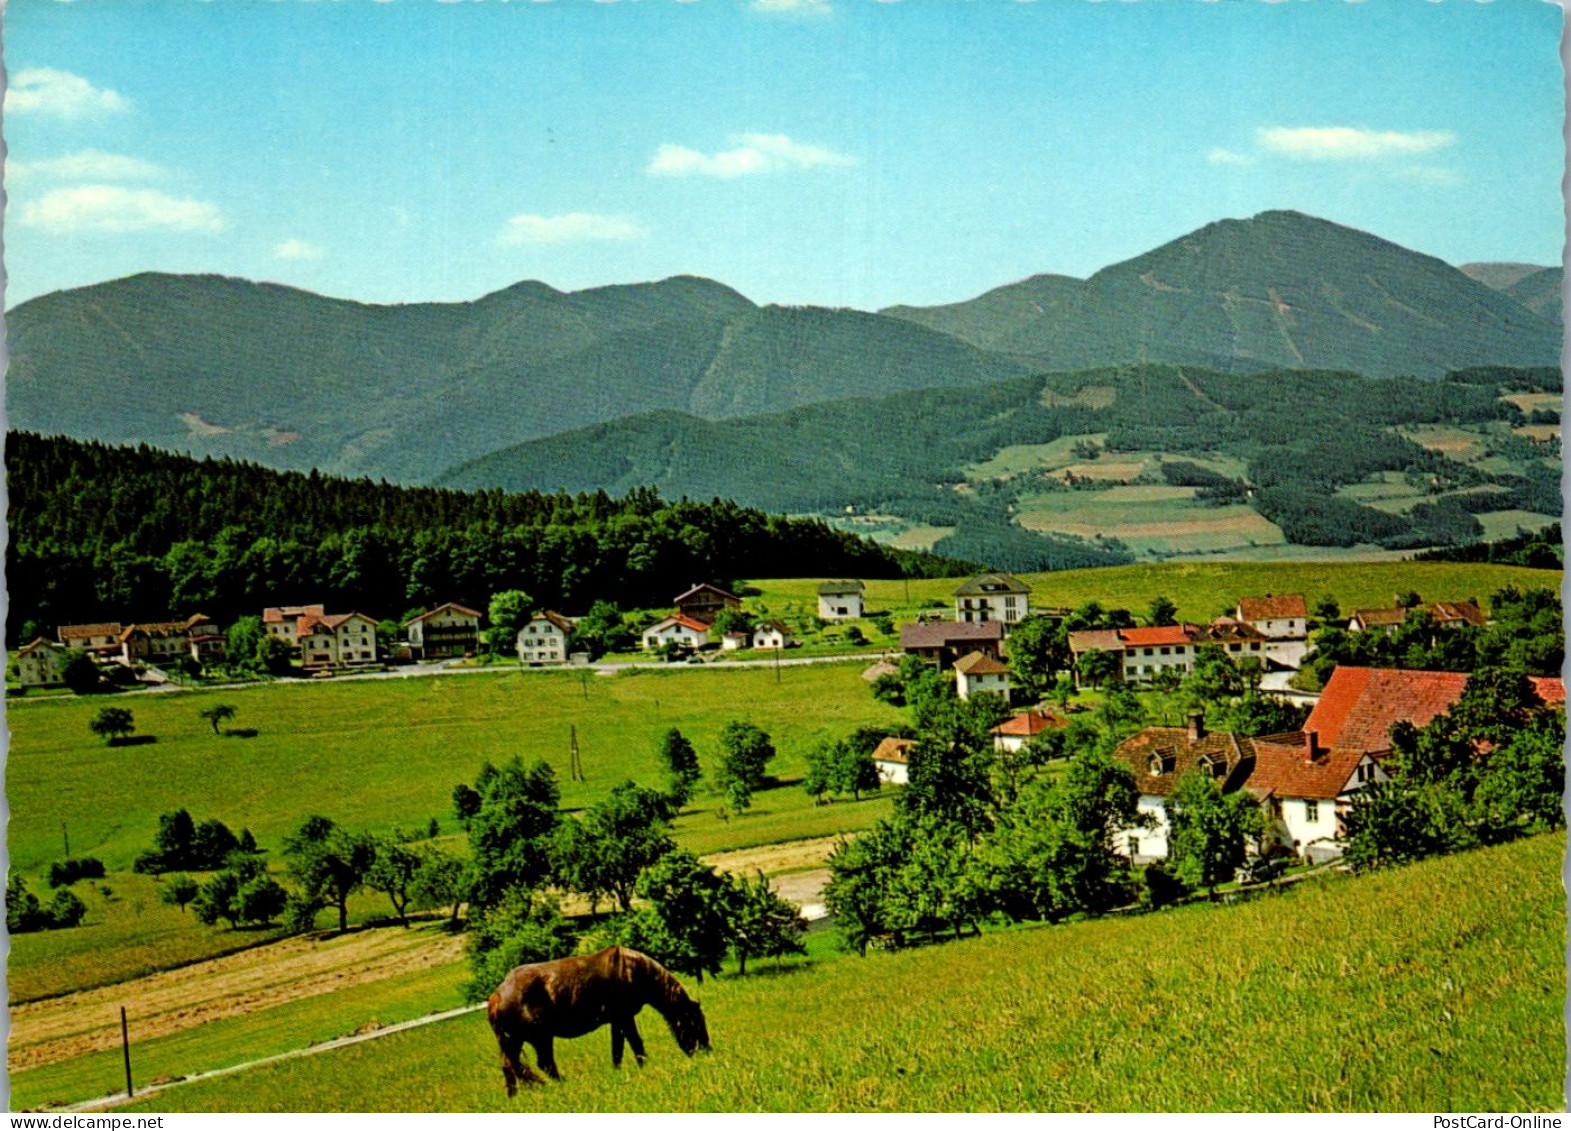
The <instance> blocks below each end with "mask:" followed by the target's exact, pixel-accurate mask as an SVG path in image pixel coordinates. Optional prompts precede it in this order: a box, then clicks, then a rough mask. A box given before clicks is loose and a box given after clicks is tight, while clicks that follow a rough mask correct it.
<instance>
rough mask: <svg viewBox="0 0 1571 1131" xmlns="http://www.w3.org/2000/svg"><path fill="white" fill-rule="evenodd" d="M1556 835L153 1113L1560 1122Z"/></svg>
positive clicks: (208, 1088) (727, 987) (807, 971)
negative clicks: (1284, 1116) (1529, 1118)
mask: <svg viewBox="0 0 1571 1131" xmlns="http://www.w3.org/2000/svg"><path fill="white" fill-rule="evenodd" d="M1564 847H1565V838H1564V836H1563V835H1554V836H1544V837H1538V838H1533V839H1530V840H1527V841H1523V842H1520V843H1517V844H1513V845H1508V846H1506V847H1503V848H1496V849H1490V850H1484V851H1479V852H1474V853H1469V854H1465V855H1462V856H1457V857H1451V858H1445V859H1435V860H1430V861H1426V862H1424V863H1421V864H1418V865H1414V866H1411V867H1408V868H1403V869H1398V870H1395V871H1392V872H1389V873H1385V874H1378V875H1374V876H1369V877H1361V878H1348V877H1341V878H1330V879H1326V880H1324V881H1321V882H1311V883H1307V884H1305V885H1303V886H1302V887H1301V888H1298V889H1293V890H1288V891H1284V892H1282V893H1280V894H1278V895H1273V896H1268V897H1265V898H1260V899H1257V900H1255V901H1254V902H1251V903H1248V904H1245V905H1242V906H1237V907H1225V906H1194V907H1189V908H1184V909H1180V910H1176V911H1169V912H1164V913H1160V914H1157V915H1148V916H1132V917H1126V918H1116V917H1115V918H1109V919H1104V920H1100V921H1088V922H1080V923H1073V924H1069V925H1065V926H1059V927H1046V928H1039V929H1033V930H1021V931H1014V932H1005V933H1000V934H992V935H988V936H985V937H983V938H980V939H971V940H967V941H963V942H960V943H948V944H944V945H941V946H937V947H931V948H927V949H922V950H915V951H907V952H901V953H895V954H875V955H873V956H871V957H869V958H867V959H865V960H864V959H858V958H855V957H849V956H848V957H844V958H839V959H836V960H834V961H828V962H815V963H813V964H810V965H807V966H798V967H795V968H788V969H786V970H784V971H782V972H780V973H771V972H769V971H768V970H765V971H763V972H761V973H760V974H759V975H758V976H751V975H750V976H749V977H747V978H745V979H738V978H722V979H720V980H719V981H717V982H709V983H706V984H705V985H704V987H703V988H702V990H701V997H702V1000H703V1003H704V1007H705V1010H706V1011H707V1013H708V1015H709V1028H710V1032H711V1035H712V1037H713V1039H714V1042H715V1051H714V1052H713V1053H711V1054H708V1055H700V1056H699V1057H697V1058H695V1059H693V1060H687V1059H685V1058H683V1057H682V1056H681V1055H680V1054H679V1053H678V1052H677V1050H676V1048H675V1046H674V1045H673V1043H672V1042H671V1040H670V1038H669V1037H668V1036H667V1035H666V1034H665V1033H664V1032H663V1027H662V1026H661V1025H660V1024H659V1021H658V1019H656V1018H654V1017H649V1016H648V1015H647V1014H646V1018H647V1019H646V1020H644V1021H643V1029H644V1032H645V1036H646V1038H647V1039H648V1042H649V1045H650V1051H651V1060H650V1063H649V1065H648V1067H647V1068H645V1069H644V1070H642V1071H638V1070H632V1069H625V1070H623V1071H622V1072H621V1073H615V1072H613V1070H612V1069H611V1066H610V1063H609V1060H610V1058H609V1055H608V1047H607V1046H608V1045H609V1038H607V1037H606V1035H605V1034H604V1033H603V1032H602V1033H598V1034H595V1035H593V1036H591V1037H588V1038H586V1039H583V1040H579V1041H571V1042H563V1043H561V1044H559V1045H558V1046H557V1056H558V1060H559V1062H560V1063H561V1066H562V1070H563V1072H564V1074H565V1075H566V1076H567V1080H566V1082H565V1083H562V1084H558V1085H551V1086H545V1087H540V1088H535V1089H527V1090H525V1091H523V1092H522V1093H521V1095H520V1096H519V1097H518V1098H517V1099H516V1100H511V1101H510V1100H508V1099H507V1097H506V1095H505V1093H504V1091H503V1088H502V1080H501V1073H500V1072H499V1071H498V1069H497V1067H496V1054H495V1047H494V1043H493V1041H492V1038H491V1034H490V1032H489V1030H488V1028H487V1026H486V1022H485V1020H484V1017H483V1016H480V1015H472V1016H466V1017H463V1018H460V1019H457V1020H454V1021H448V1022H443V1023H440V1024H437V1025H432V1026H428V1027H425V1028H421V1029H417V1030H413V1031H409V1032H405V1033H400V1034H396V1035H393V1036H390V1037H388V1038H386V1039H385V1040H380V1041H373V1042H368V1043H366V1044H361V1045H357V1046H354V1047H352V1048H348V1049H343V1050H335V1051H332V1052H327V1053H324V1054H322V1055H320V1056H315V1057H308V1058H302V1059H298V1060H292V1061H288V1062H284V1063H279V1064H275V1065H272V1066H267V1067H263V1068H259V1069H256V1070H253V1071H247V1072H243V1073H239V1074H236V1075H234V1076H231V1077H227V1078H223V1079H218V1080H214V1081H210V1082H203V1083H197V1084H193V1085H191V1086H188V1087H184V1088H175V1089H172V1090H170V1091H167V1092H165V1093H163V1094H161V1095H158V1096H155V1097H151V1098H149V1099H147V1100H145V1101H142V1102H140V1103H139V1104H138V1105H136V1107H137V1108H138V1109H145V1110H157V1111H228V1110H321V1111H336V1110H347V1111H357V1110H391V1111H399V1110H411V1111H412V1110H420V1111H426V1110H450V1111H469V1110H474V1111H518V1112H530V1111H591V1110H609V1111H689V1110H691V1111H796V1110H811V1111H869V1110H875V1111H876V1110H888V1111H910V1110H939V1111H969V1110H979V1111H991V1110H1048V1111H1052V1110H1075V1111H1081V1110H1090V1111H1099V1110H1107V1111H1121V1110H1153V1111H1163V1110H1166V1111H1181V1110H1236V1111H1270V1110H1309V1111H1368V1110H1378V1111H1502V1110H1510V1111H1523V1112H1526V1111H1548V1110H1559V1109H1560V1108H1561V1107H1562V1106H1563V1103H1564V1096H1563V1094H1562V1084H1563V1073H1564V1064H1565V1053H1564V1050H1565V1026H1564V1005H1565V979H1564V972H1565V971H1564V938H1565V925H1566V923H1565V903H1564V896H1563V893H1562V890H1561V886H1560V879H1559V877H1560V860H1561V855H1562V852H1563V851H1564Z"/></svg>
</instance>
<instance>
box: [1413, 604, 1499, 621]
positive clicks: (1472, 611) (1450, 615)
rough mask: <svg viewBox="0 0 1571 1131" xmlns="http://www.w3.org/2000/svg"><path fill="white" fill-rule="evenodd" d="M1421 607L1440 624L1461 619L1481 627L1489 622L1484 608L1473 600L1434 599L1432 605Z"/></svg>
mask: <svg viewBox="0 0 1571 1131" xmlns="http://www.w3.org/2000/svg"><path fill="white" fill-rule="evenodd" d="M1423 608H1424V610H1425V611H1426V612H1428V613H1429V615H1430V616H1432V617H1434V618H1435V620H1437V621H1439V622H1440V623H1441V624H1450V623H1451V622H1453V621H1462V622H1464V623H1466V624H1470V625H1473V626H1474V627H1476V628H1482V627H1483V626H1484V625H1486V624H1488V623H1489V618H1488V617H1487V616H1485V615H1484V610H1483V609H1480V608H1479V607H1478V605H1477V603H1476V602H1473V601H1436V602H1435V603H1434V604H1432V605H1425V606H1423Z"/></svg>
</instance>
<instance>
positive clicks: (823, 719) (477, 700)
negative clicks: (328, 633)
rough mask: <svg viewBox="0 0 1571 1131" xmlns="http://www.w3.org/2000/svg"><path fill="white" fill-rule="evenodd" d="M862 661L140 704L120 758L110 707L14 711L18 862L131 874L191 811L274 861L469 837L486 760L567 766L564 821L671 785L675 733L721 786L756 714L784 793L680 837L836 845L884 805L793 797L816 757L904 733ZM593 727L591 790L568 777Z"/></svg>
mask: <svg viewBox="0 0 1571 1131" xmlns="http://www.w3.org/2000/svg"><path fill="white" fill-rule="evenodd" d="M861 670H862V667H861V665H859V664H856V663H848V664H819V665H813V666H810V667H783V668H781V669H780V670H779V671H778V672H776V671H775V670H773V669H771V668H734V667H732V668H728V667H724V666H719V665H716V666H710V667H704V668H699V669H692V670H687V669H676V670H671V671H649V670H645V671H634V672H627V673H622V674H619V675H616V676H614V677H604V676H593V675H588V676H586V677H582V678H581V676H580V674H579V673H576V672H538V671H531V672H518V671H514V672H508V673H491V672H483V673H478V674H472V675H457V676H443V677H435V678H421V679H383V680H360V681H335V682H324V683H299V684H271V685H266V686H258V687H250V688H243V689H237V690H222V691H204V692H190V693H186V692H180V693H169V694H157V695H139V696H135V697H124V698H119V699H115V700H112V701H113V702H116V703H120V704H123V705H125V706H129V707H131V708H132V709H133V710H134V711H135V714H136V726H137V733H138V734H148V735H155V736H157V739H158V741H157V742H155V743H152V744H149V745H145V746H127V747H109V746H106V745H105V744H104V743H103V742H102V741H101V740H99V739H96V738H95V737H94V736H93V735H92V734H90V733H89V731H88V729H87V723H88V720H89V719H90V718H91V717H92V716H93V714H94V713H95V712H96V711H97V710H98V708H99V707H101V706H103V705H104V703H105V702H108V701H111V700H106V699H102V698H96V697H93V698H82V699H66V700H58V699H57V700H51V701H40V702H37V703H30V702H26V701H23V702H20V703H13V704H12V706H11V710H10V711H9V713H8V714H9V722H10V727H11V749H10V757H9V759H8V762H7V767H6V788H7V793H8V796H9V798H10V803H11V813H12V817H11V825H10V833H9V843H10V850H11V860H12V866H13V867H15V868H16V869H17V870H19V871H21V872H23V873H24V874H32V873H36V872H37V871H38V870H39V869H42V868H45V867H47V865H48V864H49V862H50V861H52V860H55V859H58V858H59V857H60V855H61V837H60V824H61V822H62V821H64V822H66V823H67V824H68V827H69V831H70V837H71V849H72V852H73V853H74V854H75V855H78V856H97V857H99V858H101V859H102V860H103V861H104V863H105V864H106V865H107V866H108V867H109V868H110V869H111V870H117V869H123V868H127V867H129V866H130V864H131V862H132V860H133V859H134V858H135V856H136V855H137V853H138V852H140V851H142V850H143V849H145V848H146V847H148V845H149V844H150V843H151V840H152V836H153V833H154V831H155V830H156V828H157V824H158V815H159V814H160V813H162V812H165V811H167V810H171V809H176V808H180V807H182V806H183V807H185V808H187V809H189V810H190V811H191V813H192V814H193V816H195V817H197V818H198V819H201V818H205V817H218V818H220V819H221V820H223V821H224V822H226V823H227V824H229V825H230V826H231V827H232V828H234V829H237V830H238V829H239V828H240V827H242V826H245V827H248V828H250V829H251V830H252V832H253V833H255V835H256V837H257V839H258V841H259V842H260V843H261V844H262V846H263V847H270V848H275V849H276V848H277V847H278V846H279V844H280V842H281V838H282V837H283V836H284V835H285V834H286V833H287V832H289V831H290V830H291V829H293V828H294V827H296V826H297V825H298V824H299V823H300V821H301V819H302V818H304V817H305V816H307V815H309V814H312V813H321V814H323V815H325V816H328V817H331V818H333V819H334V820H335V821H338V822H339V823H340V824H343V825H346V826H348V827H351V828H360V829H369V830H373V831H384V832H385V831H391V830H392V829H393V828H394V827H395V826H401V827H403V828H406V829H408V828H418V827H423V826H424V825H425V823H426V822H427V821H428V820H429V819H430V818H431V817H432V816H438V817H440V818H441V819H442V822H443V828H444V831H447V832H452V831H455V828H456V826H455V825H454V822H453V819H452V817H451V815H450V806H451V797H452V790H453V786H454V785H455V784H456V783H458V782H465V781H472V780H473V778H474V775H475V772H476V771H477V770H478V769H479V768H480V766H481V764H482V763H483V762H485V761H487V760H489V761H492V762H495V763H501V762H503V761H505V760H506V759H508V758H511V757H513V756H515V755H516V756H520V757H522V758H524V759H525V760H526V761H527V760H532V759H535V758H544V759H545V760H547V761H548V762H550V763H551V764H552V765H553V766H555V767H556V769H557V774H558V780H559V782H560V784H561V788H562V801H563V805H564V807H567V808H574V807H580V806H584V805H588V804H590V803H591V802H593V801H595V800H596V799H598V798H600V797H602V796H603V795H604V794H605V793H606V792H607V791H608V790H610V788H611V787H612V786H613V785H615V784H616V783H617V782H619V781H622V780H623V779H625V778H629V777H631V778H633V779H634V780H637V781H641V782H644V783H647V784H654V783H656V782H658V781H659V780H660V775H661V771H660V768H659V764H658V759H657V756H656V748H657V742H658V739H659V736H660V735H661V734H663V733H664V732H665V730H666V729H667V728H669V727H678V728H680V729H681V730H682V732H683V733H684V734H686V735H687V736H688V737H689V738H690V739H692V741H693V742H694V744H695V745H696V746H697V748H698V751H699V757H700V758H701V759H702V760H703V761H704V763H705V770H706V772H708V771H709V770H710V769H711V768H712V766H713V764H714V758H715V756H716V750H717V739H718V736H719V732H720V729H721V727H722V726H724V725H725V723H726V722H728V721H729V720H731V719H738V718H740V719H747V720H750V721H752V722H754V723H756V724H757V725H758V726H761V727H763V728H764V730H766V731H768V732H769V734H770V735H771V736H772V737H773V738H774V741H775V745H776V748H777V749H778V750H779V752H780V756H779V757H778V758H777V759H776V761H775V762H773V763H771V766H770V771H771V773H772V774H774V775H775V776H777V777H778V778H780V779H782V780H783V781H784V783H785V784H783V785H782V786H781V787H778V788H774V789H769V790H765V791H764V792H762V793H760V794H758V795H756V796H755V798H754V803H753V808H752V810H751V811H750V812H748V813H747V814H745V815H742V816H739V817H733V818H732V819H730V820H728V821H727V820H721V819H720V818H719V817H718V816H717V814H716V808H717V801H716V800H715V799H714V798H712V797H708V796H703V797H700V798H699V799H698V801H697V802H695V804H694V806H693V808H692V810H691V811H690V812H689V813H688V814H687V815H685V816H684V817H683V818H682V820H681V821H680V823H679V825H678V833H679V839H681V840H682V842H683V843H684V844H686V845H687V846H688V847H691V848H692V849H694V850H695V851H698V852H714V851H719V850H721V849H725V848H742V847H747V846H750V845H755V844H767V843H772V842H775V841H781V840H793V839H797V838H800V837H810V836H823V835H826V834H829V833H833V832H836V831H839V830H840V829H842V828H845V827H860V826H861V825H863V824H865V823H868V822H870V821H871V820H872V819H873V818H874V817H875V816H876V815H877V814H878V813H879V812H881V810H882V807H883V806H884V805H885V804H887V803H886V802H882V801H878V800H875V801H872V802H870V803H866V804H863V805H860V806H858V805H853V804H844V805H832V806H814V805H813V803H812V799H811V798H809V797H808V796H807V795H806V794H805V793H803V792H802V790H801V789H800V788H797V787H796V786H795V784H794V783H795V781H797V780H799V779H800V777H801V774H802V773H803V771H804V769H805V757H806V754H807V751H808V750H809V749H810V748H811V747H812V746H813V745H814V744H816V743H817V742H819V741H820V740H821V739H823V738H826V737H831V736H835V737H838V736H840V735H843V734H845V733H847V732H849V731H850V730H852V729H853V728H855V727H857V726H861V725H890V724H893V723H895V722H897V721H898V720H899V717H900V716H899V715H898V713H897V712H896V711H895V710H894V709H893V708H890V707H887V706H885V705H883V704H881V703H878V702H877V701H876V700H874V699H873V697H872V696H871V695H870V694H869V693H868V689H867V684H866V683H865V682H864V681H863V680H862V679H861ZM218 702H225V703H232V704H234V706H235V707H237V708H238V711H239V713H238V715H237V716H236V718H235V720H234V724H233V725H235V726H239V727H254V728H256V729H257V730H258V731H259V733H258V735H257V737H255V738H251V739H238V738H218V737H216V736H214V734H213V733H212V730H211V728H209V727H208V725H207V724H206V723H205V722H203V721H202V719H200V718H199V717H198V715H197V713H198V712H199V711H201V710H202V709H204V708H206V707H210V706H212V705H213V704H214V703H218ZM575 728H576V731H577V736H578V743H579V747H580V750H581V751H582V761H583V766H584V771H585V775H586V778H587V780H586V781H584V782H581V783H579V782H572V781H570V780H568V774H567V768H568V754H569V745H570V741H571V740H570V734H571V732H572V730H573V729H575Z"/></svg>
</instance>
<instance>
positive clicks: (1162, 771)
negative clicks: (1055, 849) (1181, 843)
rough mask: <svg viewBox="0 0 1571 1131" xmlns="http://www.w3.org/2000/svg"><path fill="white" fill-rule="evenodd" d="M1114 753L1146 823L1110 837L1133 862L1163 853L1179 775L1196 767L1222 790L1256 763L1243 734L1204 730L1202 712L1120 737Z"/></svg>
mask: <svg viewBox="0 0 1571 1131" xmlns="http://www.w3.org/2000/svg"><path fill="white" fill-rule="evenodd" d="M1113 759H1114V760H1115V761H1118V762H1122V763H1123V764H1124V765H1125V766H1127V767H1128V768H1129V772H1130V773H1131V774H1133V775H1134V779H1135V787H1136V789H1137V790H1138V791H1139V795H1140V799H1139V802H1138V805H1137V808H1138V811H1139V813H1140V815H1141V816H1142V817H1144V818H1146V819H1147V820H1146V826H1145V827H1140V828H1131V829H1125V830H1121V831H1119V832H1117V833H1116V835H1115V838H1114V843H1115V844H1116V845H1117V846H1118V847H1119V848H1120V849H1121V850H1122V851H1123V853H1124V854H1125V855H1127V856H1128V857H1129V859H1130V861H1131V862H1133V863H1136V864H1144V863H1149V862H1150V861H1152V860H1162V859H1165V858H1166V857H1167V852H1168V838H1169V836H1170V835H1171V833H1172V827H1173V826H1172V821H1171V820H1170V818H1169V813H1168V809H1169V806H1170V804H1171V802H1170V800H1169V799H1170V797H1171V796H1172V793H1173V788H1174V787H1175V786H1176V785H1177V784H1178V779H1179V778H1180V777H1181V776H1183V774H1184V773H1185V772H1186V771H1188V770H1199V771H1200V772H1202V773H1204V774H1207V775H1209V776H1210V777H1212V778H1214V779H1216V781H1217V783H1218V784H1219V785H1220V786H1221V787H1222V789H1223V790H1224V791H1232V790H1235V789H1238V788H1240V787H1241V786H1242V785H1243V784H1244V782H1245V781H1247V780H1248V778H1249V772H1250V770H1251V769H1252V768H1253V765H1254V751H1253V749H1252V747H1251V745H1250V741H1249V739H1247V738H1242V737H1240V736H1238V735H1234V734H1229V733H1226V732H1222V731H1208V730H1206V727H1205V721H1204V717H1203V716H1201V715H1199V714H1198V713H1197V714H1193V715H1191V716H1190V718H1189V725H1188V726H1187V727H1146V728H1145V729H1144V730H1142V731H1140V732H1139V733H1138V734H1135V735H1133V736H1131V737H1130V738H1128V739H1126V740H1125V741H1124V742H1122V743H1120V744H1119V746H1118V748H1117V749H1116V750H1114V751H1113Z"/></svg>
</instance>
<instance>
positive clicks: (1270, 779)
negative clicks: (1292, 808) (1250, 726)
mask: <svg viewBox="0 0 1571 1131" xmlns="http://www.w3.org/2000/svg"><path fill="white" fill-rule="evenodd" d="M1274 737H1277V738H1283V739H1285V738H1292V737H1295V736H1292V735H1278V736H1274ZM1296 737H1298V738H1299V739H1300V741H1299V742H1298V743H1297V744H1296V745H1289V744H1279V743H1275V742H1268V741H1264V740H1262V739H1258V738H1257V739H1255V741H1254V743H1253V745H1254V749H1255V768H1254V772H1253V773H1251V774H1250V775H1249V781H1248V783H1247V784H1246V785H1245V787H1244V788H1245V789H1247V790H1248V791H1249V792H1250V793H1252V794H1254V795H1255V796H1256V797H1273V796H1274V797H1304V798H1310V799H1312V800H1316V801H1331V800H1334V799H1335V798H1337V797H1339V796H1341V795H1342V793H1344V792H1345V791H1346V788H1347V785H1348V783H1349V782H1350V781H1351V780H1352V778H1353V771H1354V770H1356V769H1357V768H1358V763H1359V762H1361V761H1363V758H1364V753H1365V752H1364V751H1362V750H1322V751H1321V752H1320V753H1319V755H1318V756H1317V757H1315V758H1314V759H1313V760H1311V759H1310V758H1309V757H1307V750H1306V748H1305V745H1304V743H1303V741H1302V738H1303V736H1302V735H1299V736H1296Z"/></svg>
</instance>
